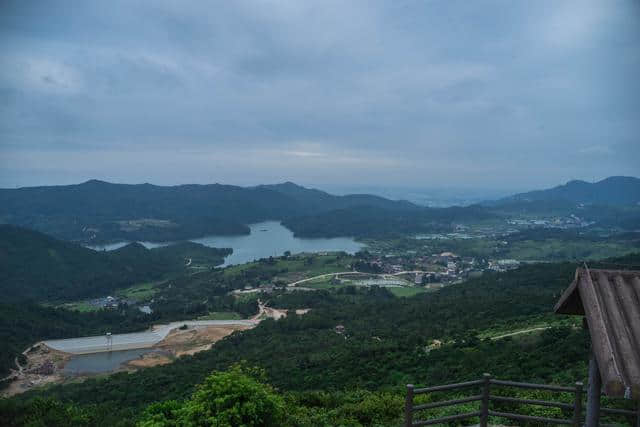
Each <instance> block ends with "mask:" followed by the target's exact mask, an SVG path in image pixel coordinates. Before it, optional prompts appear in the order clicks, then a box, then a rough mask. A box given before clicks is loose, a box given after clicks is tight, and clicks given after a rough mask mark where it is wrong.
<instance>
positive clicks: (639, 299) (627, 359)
mask: <svg viewBox="0 0 640 427" xmlns="http://www.w3.org/2000/svg"><path fill="white" fill-rule="evenodd" d="M554 311H555V312H556V313H559V314H579V315H583V316H585V318H586V320H587V324H588V326H589V334H590V335H591V345H592V349H593V353H594V356H595V358H596V360H597V362H598V367H599V368H600V375H601V377H602V384H603V388H604V392H605V394H607V395H608V396H614V397H625V398H633V399H636V400H640V271H624V270H598V269H588V268H586V267H585V268H578V269H577V270H576V274H575V279H574V280H573V282H572V283H571V285H570V286H569V287H568V288H567V290H566V291H565V292H564V293H563V294H562V296H561V297H560V300H559V301H558V303H557V304H556V306H555V308H554Z"/></svg>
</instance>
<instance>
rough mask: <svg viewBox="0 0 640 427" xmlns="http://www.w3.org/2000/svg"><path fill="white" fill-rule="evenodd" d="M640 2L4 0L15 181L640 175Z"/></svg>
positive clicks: (0, 24) (0, 11) (4, 144)
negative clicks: (104, 0)
mask: <svg viewBox="0 0 640 427" xmlns="http://www.w3.org/2000/svg"><path fill="white" fill-rule="evenodd" d="M639 44H640V3H638V2H633V1H620V2H608V1H539V2H535V3H534V2H504V1H487V2H473V3H471V2H457V1H431V2H377V1H376V2H369V1H367V2H358V1H354V2H348V3H345V2H322V3H319V2H304V3H302V2H268V1H264V2H255V1H252V2H248V1H247V2H244V1H238V2H217V3H196V2H180V3H179V4H178V3H172V2H164V1H153V2H151V1H139V2H135V3H134V2H124V1H113V2H108V3H101V2H82V3H74V4H73V5H72V4H71V3H69V2H62V1H45V2H39V3H38V4H36V3H27V2H20V1H5V2H3V3H2V5H0V187H3V188H13V187H16V186H32V185H55V184H71V183H79V182H83V181H86V180H88V179H101V180H105V181H110V182H122V183H143V182H150V183H154V184H159V185H173V184H186V183H202V184H204V183H215V182H219V183H224V184H235V185H245V186H246V185H257V184H263V183H275V182H284V181H293V182H295V183H298V184H301V185H305V186H309V187H318V188H322V189H328V190H331V189H338V188H349V187H351V188H376V187H377V188H421V187H424V188H431V189H433V188H459V189H484V190H492V191H500V192H504V193H506V192H516V191H524V190H533V189H540V188H548V187H553V186H555V185H559V184H563V183H566V182H567V181H569V180H572V179H582V180H585V181H590V182H591V181H596V180H600V179H603V178H605V177H607V176H612V175H628V176H639V175H640V168H639V167H638V161H637V160H638V159H640V137H639V135H640V96H638V95H639V94H640V81H639V80H638V78H637V76H638V75H640V50H639V49H637V46H638V45H639Z"/></svg>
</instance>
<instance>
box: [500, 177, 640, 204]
mask: <svg viewBox="0 0 640 427" xmlns="http://www.w3.org/2000/svg"><path fill="white" fill-rule="evenodd" d="M551 201H554V202H571V203H574V204H575V203H582V204H597V205H614V206H639V205H640V179H639V178H634V177H629V176H612V177H609V178H605V179H603V180H602V181H598V182H594V183H590V182H586V181H578V180H576V181H569V182H568V183H566V184H564V185H559V186H557V187H553V188H550V189H547V190H536V191H529V192H527V193H520V194H515V195H513V196H509V197H505V198H503V199H500V200H498V201H497V202H495V204H508V203H513V202H551Z"/></svg>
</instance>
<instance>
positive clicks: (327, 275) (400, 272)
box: [287, 270, 426, 286]
mask: <svg viewBox="0 0 640 427" xmlns="http://www.w3.org/2000/svg"><path fill="white" fill-rule="evenodd" d="M412 273H426V271H422V270H412V271H399V272H397V273H363V272H361V271H339V272H337V273H326V274H319V275H317V276H313V277H308V278H306V279H302V280H298V281H296V282H292V283H289V284H288V285H287V286H297V285H298V284H300V283H305V282H310V281H311V280H316V279H320V278H323V277H331V276H342V275H345V274H363V275H369V276H382V278H383V279H384V278H386V277H390V276H400V275H402V274H412Z"/></svg>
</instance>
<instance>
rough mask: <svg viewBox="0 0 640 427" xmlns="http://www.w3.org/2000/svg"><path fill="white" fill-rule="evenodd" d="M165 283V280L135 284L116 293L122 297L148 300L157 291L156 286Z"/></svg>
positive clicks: (140, 300)
mask: <svg viewBox="0 0 640 427" xmlns="http://www.w3.org/2000/svg"><path fill="white" fill-rule="evenodd" d="M161 283H164V281H157V282H147V283H140V284H137V285H133V286H131V287H128V288H124V289H120V290H118V291H117V292H116V295H117V296H119V297H121V298H126V299H131V300H135V301H137V302H142V301H148V300H149V299H151V298H153V295H154V294H155V293H156V286H158V285H160V284H161Z"/></svg>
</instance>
